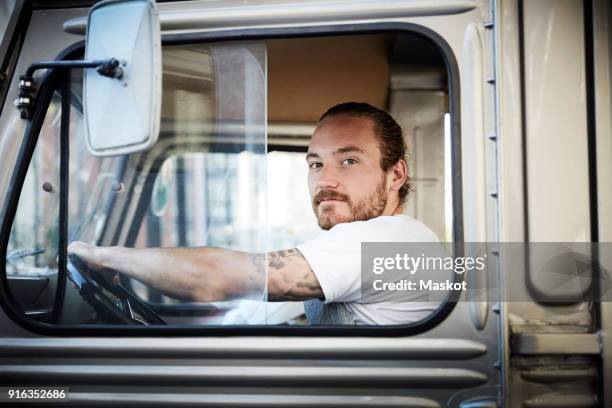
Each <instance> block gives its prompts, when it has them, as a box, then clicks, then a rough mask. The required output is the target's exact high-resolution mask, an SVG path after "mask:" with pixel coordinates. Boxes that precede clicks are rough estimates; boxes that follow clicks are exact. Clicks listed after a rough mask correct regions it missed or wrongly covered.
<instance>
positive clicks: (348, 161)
mask: <svg viewBox="0 0 612 408" xmlns="http://www.w3.org/2000/svg"><path fill="white" fill-rule="evenodd" d="M353 164H357V160H355V159H344V160H342V165H343V166H352V165H353Z"/></svg>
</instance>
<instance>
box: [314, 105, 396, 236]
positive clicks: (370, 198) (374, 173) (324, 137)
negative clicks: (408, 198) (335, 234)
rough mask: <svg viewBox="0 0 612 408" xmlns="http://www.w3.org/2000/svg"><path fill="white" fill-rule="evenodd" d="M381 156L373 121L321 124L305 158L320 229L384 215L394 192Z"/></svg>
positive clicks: (341, 119)
mask: <svg viewBox="0 0 612 408" xmlns="http://www.w3.org/2000/svg"><path fill="white" fill-rule="evenodd" d="M380 157H381V153H380V149H379V147H378V140H377V138H376V135H375V132H374V122H373V121H372V120H371V119H368V118H354V117H350V116H345V115H336V116H331V117H327V118H325V119H324V120H323V121H322V122H321V123H319V125H318V126H317V129H316V130H315V132H314V134H313V136H312V139H311V141H310V146H309V148H308V154H307V155H306V160H307V161H308V167H309V170H308V188H309V190H310V197H311V198H312V208H313V210H314V212H315V215H316V216H317V220H318V222H319V226H320V227H321V228H323V229H325V230H327V229H330V228H331V227H333V226H334V225H336V224H338V223H344V222H352V221H364V220H368V219H370V218H374V217H377V216H379V215H381V214H383V211H384V210H385V208H386V206H387V201H388V195H389V192H388V190H387V182H386V176H385V173H384V172H383V170H382V168H381V167H380Z"/></svg>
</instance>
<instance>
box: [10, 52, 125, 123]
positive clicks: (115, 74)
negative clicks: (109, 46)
mask: <svg viewBox="0 0 612 408" xmlns="http://www.w3.org/2000/svg"><path fill="white" fill-rule="evenodd" d="M124 67H125V63H120V62H119V61H118V60H117V59H115V58H109V59H106V60H95V61H44V62H35V63H33V64H32V65H30V66H29V67H28V69H27V70H26V73H25V74H24V75H21V76H20V77H19V97H18V98H17V100H16V101H15V106H16V107H17V109H19V110H20V111H21V118H22V119H30V118H31V116H32V109H33V108H34V103H35V100H36V86H35V83H34V72H36V71H38V70H39V69H79V68H96V71H98V73H99V74H100V75H102V76H105V77H109V78H116V79H121V78H122V77H123V70H124Z"/></svg>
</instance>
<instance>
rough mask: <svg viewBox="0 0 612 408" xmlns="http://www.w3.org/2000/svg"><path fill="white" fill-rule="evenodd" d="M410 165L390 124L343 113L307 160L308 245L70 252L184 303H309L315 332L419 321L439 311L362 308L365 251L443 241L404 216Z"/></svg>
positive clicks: (331, 113)
mask: <svg viewBox="0 0 612 408" xmlns="http://www.w3.org/2000/svg"><path fill="white" fill-rule="evenodd" d="M405 155H406V144H405V142H404V138H403V135H402V130H401V128H400V126H399V125H398V124H397V122H396V121H395V120H394V119H393V118H392V117H391V116H390V115H389V114H387V113H386V112H384V111H382V110H380V109H377V108H375V107H373V106H371V105H368V104H365V103H354V102H349V103H344V104H340V105H337V106H334V107H332V108H331V109H329V110H328V111H327V112H326V113H325V114H324V115H323V116H322V117H321V119H320V121H319V123H318V125H317V127H316V129H315V132H314V134H313V136H312V139H311V141H310V145H309V148H308V153H307V155H306V160H307V163H308V167H309V173H308V187H309V190H310V195H311V198H312V207H313V210H314V212H315V214H316V216H317V219H318V223H319V226H320V227H321V228H322V229H323V230H324V231H323V232H322V233H321V234H319V235H318V236H316V237H315V238H313V239H312V240H310V241H307V242H305V243H303V244H301V245H298V246H297V248H291V249H287V250H283V251H276V252H269V253H267V254H256V253H245V252H240V251H233V250H228V249H221V248H213V247H198V248H148V249H133V248H121V247H108V248H104V247H95V246H91V245H88V244H84V243H81V242H75V243H72V244H70V246H69V247H68V252H69V253H70V254H74V255H76V256H78V257H80V258H82V259H83V260H84V261H85V262H87V263H88V264H89V265H90V266H91V267H92V268H94V269H100V270H103V269H104V268H108V269H111V270H115V271H118V272H120V273H123V274H125V275H127V276H129V277H132V278H135V279H137V280H139V281H141V282H142V283H144V284H146V285H149V286H151V287H154V288H156V289H157V290H159V291H160V292H162V293H164V294H166V295H168V296H171V297H174V298H178V299H183V300H190V301H198V302H212V301H220V300H225V299H232V298H240V297H243V296H245V295H248V294H250V293H262V292H263V290H264V288H266V285H267V296H268V301H302V300H306V301H307V302H305V309H306V315H307V317H308V319H309V321H310V323H311V324H406V323H410V322H413V321H417V320H420V319H422V318H424V317H426V316H427V315H429V314H430V313H431V312H432V310H433V309H434V308H435V306H436V305H435V304H433V303H430V302H401V303H398V302H395V303H391V302H379V303H362V302H360V300H361V299H360V283H361V282H360V281H361V269H360V261H361V242H371V241H379V242H437V241H438V239H437V237H436V236H435V234H434V233H433V232H432V231H431V230H429V229H428V228H427V227H426V226H424V225H423V224H421V223H420V222H418V221H416V220H414V219H412V218H410V217H408V216H406V215H403V214H402V213H403V206H404V202H405V200H406V197H407V195H408V191H409V181H408V169H407V165H406V159H405ZM266 270H267V271H268V274H267V281H266ZM116 279H117V277H116V276H115V280H116Z"/></svg>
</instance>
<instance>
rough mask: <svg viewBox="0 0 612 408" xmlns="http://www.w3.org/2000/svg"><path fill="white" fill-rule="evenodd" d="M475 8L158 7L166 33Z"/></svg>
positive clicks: (466, 4)
mask: <svg viewBox="0 0 612 408" xmlns="http://www.w3.org/2000/svg"><path fill="white" fill-rule="evenodd" d="M476 7H477V2H476V1H474V0H437V1H435V2H410V1H405V0H386V1H385V2H380V1H377V0H361V1H355V0H352V1H346V0H344V1H343V0H336V1H309V2H306V1H293V2H289V1H268V2H267V4H259V5H252V4H246V5H245V3H244V2H230V1H224V2H211V1H199V2H197V1H194V2H184V3H182V4H181V3H177V4H171V3H169V4H164V3H161V4H160V5H159V6H158V8H159V14H160V21H161V27H162V30H165V31H171V30H190V29H202V28H207V29H209V28H228V27H239V26H253V25H268V24H279V23H281V24H288V23H295V22H299V23H305V22H317V23H320V22H329V21H346V20H355V19H364V18H366V19H377V18H399V17H411V16H434V15H445V14H457V13H464V12H467V11H470V10H473V9H475V8H476ZM86 23H87V18H84V17H83V18H76V19H72V20H69V21H66V22H65V23H64V30H65V31H66V32H68V33H71V34H85V25H86Z"/></svg>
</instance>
